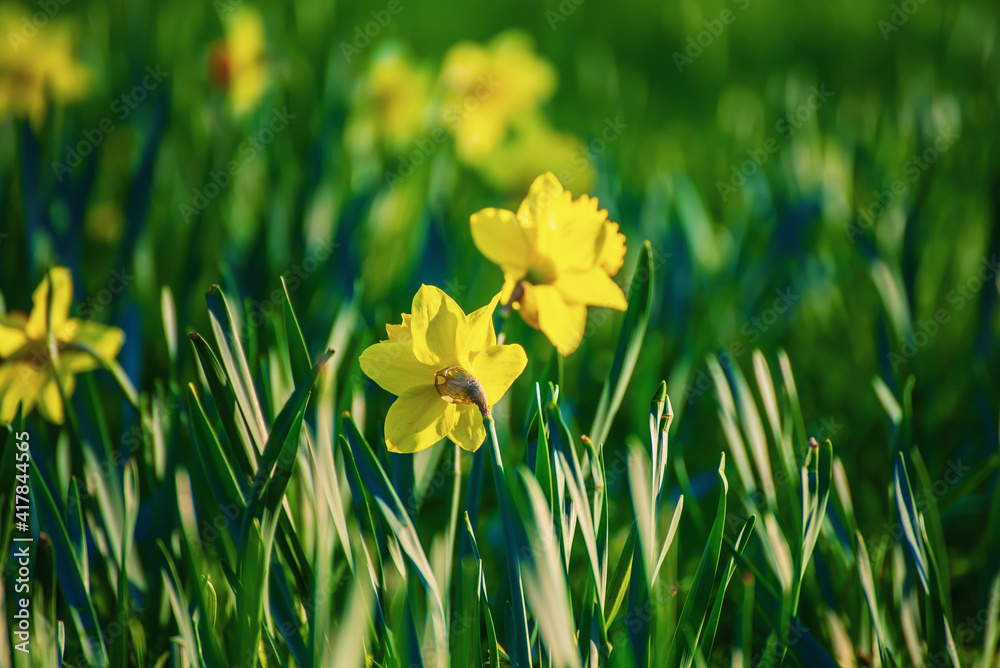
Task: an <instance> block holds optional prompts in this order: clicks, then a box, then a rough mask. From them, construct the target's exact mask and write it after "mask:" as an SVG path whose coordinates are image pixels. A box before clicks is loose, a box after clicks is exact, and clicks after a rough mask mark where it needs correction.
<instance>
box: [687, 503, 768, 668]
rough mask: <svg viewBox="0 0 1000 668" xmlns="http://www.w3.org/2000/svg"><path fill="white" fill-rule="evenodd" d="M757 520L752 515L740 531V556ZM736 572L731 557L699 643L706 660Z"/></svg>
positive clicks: (737, 539) (736, 549)
mask: <svg viewBox="0 0 1000 668" xmlns="http://www.w3.org/2000/svg"><path fill="white" fill-rule="evenodd" d="M756 519H757V516H756V515H751V516H750V518H749V519H747V521H746V522H745V523H744V524H743V528H741V529H740V533H739V534H738V535H737V537H736V545H735V546H734V547H733V550H734V551H736V552H738V553H739V554H743V551H744V550H745V549H746V547H747V543H749V542H750V535H751V534H752V533H753V526H754V522H755V521H756ZM734 570H736V558H735V557H733V556H730V557H729V563H728V564H727V565H726V568H725V570H723V572H722V577H721V578H719V585H718V588H717V589H716V591H715V601H714V602H713V603H712V611H711V612H710V613H709V615H708V620H707V621H706V622H705V628H704V630H702V632H701V638H700V639H699V641H698V654H699V655H701V656H703V657H704V658H705V659H708V658H709V657H710V656H711V655H712V646H713V645H714V644H715V632H716V630H717V629H718V628H719V617H721V616H722V605H723V602H724V601H725V598H726V589H727V588H728V587H729V580H730V578H732V577H733V571H734Z"/></svg>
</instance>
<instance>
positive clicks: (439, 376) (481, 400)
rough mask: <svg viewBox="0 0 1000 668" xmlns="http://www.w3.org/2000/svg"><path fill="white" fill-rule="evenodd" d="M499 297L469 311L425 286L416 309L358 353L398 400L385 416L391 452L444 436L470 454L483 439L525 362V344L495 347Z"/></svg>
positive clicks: (368, 370) (374, 377)
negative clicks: (487, 420) (496, 406)
mask: <svg viewBox="0 0 1000 668" xmlns="http://www.w3.org/2000/svg"><path fill="white" fill-rule="evenodd" d="M499 298H500V295H497V296H496V297H494V298H493V300H492V301H491V302H490V303H489V304H487V305H486V306H484V307H482V308H481V309H478V310H477V311H474V312H472V313H470V314H469V315H466V314H465V312H464V311H462V309H461V307H459V305H458V304H456V303H455V301H454V300H453V299H452V298H451V297H449V296H448V295H446V294H445V293H444V292H443V291H442V290H440V289H439V288H435V287H433V286H429V285H422V286H420V290H418V291H417V294H416V296H415V297H414V298H413V313H412V314H406V313H404V314H403V322H402V324H400V325H386V332H387V333H388V335H389V339H388V340H387V341H382V342H380V343H376V344H375V345H372V346H370V347H369V348H368V349H366V350H365V351H364V352H363V353H361V360H360V361H361V370H362V371H364V372H365V373H366V374H367V375H368V376H369V377H370V378H371V379H372V380H374V381H375V382H376V383H378V385H379V386H380V387H382V389H384V390H386V391H387V392H391V393H392V394H395V395H396V396H397V397H398V398H397V399H396V401H395V402H393V404H392V406H391V407H390V408H389V413H388V415H386V418H385V442H386V446H388V448H389V450H390V451H391V452H403V453H413V452H418V451H420V450H423V449H425V448H429V447H430V446H432V445H434V444H435V443H437V442H438V441H440V440H441V439H442V438H449V439H451V440H452V441H454V442H455V443H457V444H458V445H460V446H461V447H462V448H464V449H465V450H469V451H475V450H477V449H478V448H479V446H480V445H482V444H483V440H484V439H485V438H486V429H485V427H484V426H483V416H484V415H490V408H491V406H493V404H495V403H496V402H497V401H499V400H500V398H501V397H503V395H504V393H505V392H507V390H508V389H509V388H510V386H511V385H512V384H513V383H514V380H515V379H516V378H517V377H518V376H520V375H521V372H522V371H524V367H525V366H526V365H527V363H528V358H527V356H526V355H525V354H524V349H522V348H521V346H518V345H497V337H496V332H495V331H494V329H493V311H494V310H495V309H496V306H497V301H498V300H499Z"/></svg>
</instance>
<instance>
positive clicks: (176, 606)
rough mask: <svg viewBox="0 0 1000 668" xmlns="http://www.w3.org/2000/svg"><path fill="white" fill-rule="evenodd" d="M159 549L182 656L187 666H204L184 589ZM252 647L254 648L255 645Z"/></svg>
mask: <svg viewBox="0 0 1000 668" xmlns="http://www.w3.org/2000/svg"><path fill="white" fill-rule="evenodd" d="M159 547H160V553H161V554H162V555H163V558H164V561H165V563H164V565H163V568H162V570H161V575H162V578H163V588H164V589H165V590H166V592H167V597H168V600H169V603H170V608H171V610H172V611H173V613H174V619H175V620H176V622H177V627H178V629H179V630H180V634H181V639H182V640H183V641H184V655H185V657H186V658H187V661H188V662H189V664H188V665H191V666H201V665H204V660H203V659H202V657H201V649H200V646H199V644H198V638H197V636H196V635H195V632H194V622H193V620H192V619H191V615H190V614H189V613H188V603H187V598H186V597H185V595H184V587H183V585H182V582H181V579H180V576H179V575H178V574H177V566H175V565H174V560H173V559H172V558H171V556H170V552H169V550H167V546H166V545H164V544H163V543H162V542H159ZM254 646H255V647H256V645H254Z"/></svg>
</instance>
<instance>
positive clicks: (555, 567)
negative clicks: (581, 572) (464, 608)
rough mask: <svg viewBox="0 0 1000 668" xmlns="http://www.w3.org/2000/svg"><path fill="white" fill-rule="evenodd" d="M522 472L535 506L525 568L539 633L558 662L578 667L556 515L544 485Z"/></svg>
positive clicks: (525, 579)
mask: <svg viewBox="0 0 1000 668" xmlns="http://www.w3.org/2000/svg"><path fill="white" fill-rule="evenodd" d="M559 455H560V457H561V459H560V461H561V462H562V463H563V464H564V465H565V466H567V467H568V465H567V464H565V458H564V457H562V453H559ZM519 473H520V477H521V481H522V483H523V484H524V487H525V488H526V490H527V497H528V502H529V506H530V509H531V512H530V513H529V514H528V515H527V516H528V518H529V524H530V527H531V528H530V533H529V543H530V544H531V545H533V546H538V547H537V548H536V549H532V550H528V551H527V552H528V555H529V556H528V558H527V559H525V560H524V561H523V567H522V569H521V574H522V577H523V579H524V591H525V595H526V598H527V603H528V605H529V607H530V608H531V611H532V612H533V613H534V618H535V619H536V620H537V622H538V632H539V636H540V637H541V639H542V642H543V643H544V645H545V648H546V651H547V652H548V654H549V656H550V657H551V659H552V661H553V662H554V663H555V665H558V666H569V667H571V668H577V667H578V666H579V665H580V657H579V655H578V654H577V652H576V642H575V641H574V635H575V633H574V630H575V626H574V619H573V611H572V610H571V609H570V604H569V596H568V594H567V590H568V586H567V584H566V578H565V574H564V573H563V569H562V563H561V560H560V559H559V556H558V554H557V551H556V550H554V549H553V547H555V545H556V537H555V533H554V531H553V529H552V517H551V515H550V514H549V510H548V505H547V504H546V502H545V495H544V494H543V493H542V489H541V487H539V485H538V483H537V482H536V481H535V479H534V478H533V477H532V476H531V475H530V474H528V473H526V471H525V470H523V469H522V470H521V471H519ZM567 474H569V473H568V472H567ZM587 626H588V627H589V624H588V625H587ZM582 635H583V633H582V632H581V636H582Z"/></svg>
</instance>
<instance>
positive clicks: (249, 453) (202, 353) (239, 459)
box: [188, 332, 260, 478]
mask: <svg viewBox="0 0 1000 668" xmlns="http://www.w3.org/2000/svg"><path fill="white" fill-rule="evenodd" d="M188 339H189V340H190V341H191V345H192V347H193V348H194V351H195V355H197V357H198V361H199V363H200V364H201V370H202V372H203V375H204V377H205V379H206V380H207V381H208V388H209V391H210V392H211V394H212V399H213V401H214V402H215V408H216V410H217V411H218V412H219V418H220V419H221V420H222V426H223V428H224V429H225V432H226V436H227V437H228V442H229V448H230V453H231V454H232V456H233V457H234V458H235V460H236V464H237V465H238V466H239V468H240V470H241V471H242V472H243V475H244V476H246V477H248V478H250V477H252V476H253V474H254V471H255V470H256V466H257V458H258V457H259V456H260V452H259V451H258V450H257V448H256V446H255V445H254V442H253V439H252V437H251V436H250V432H249V426H248V424H247V421H246V418H245V417H244V415H243V412H242V410H241V409H240V405H239V402H238V400H237V398H236V393H235V391H234V390H233V385H232V384H231V383H230V382H229V378H228V376H227V375H226V370H225V369H223V368H222V365H221V364H220V363H219V360H218V358H216V356H215V353H214V352H212V349H211V348H210V347H209V346H208V342H207V341H205V339H204V338H202V336H201V335H200V334H198V333H196V332H193V333H191V334H189V335H188Z"/></svg>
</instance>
